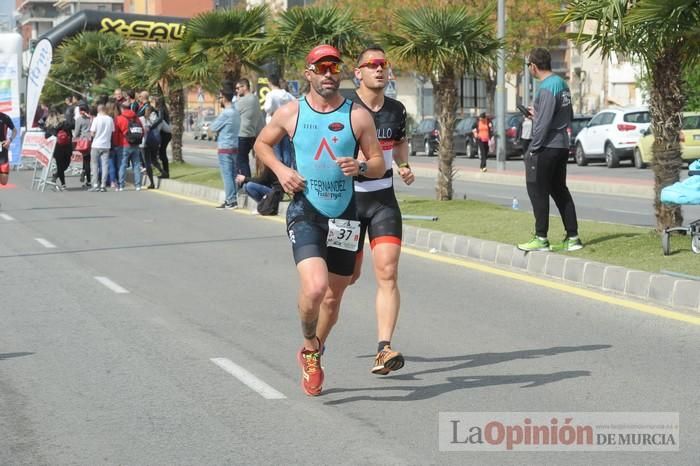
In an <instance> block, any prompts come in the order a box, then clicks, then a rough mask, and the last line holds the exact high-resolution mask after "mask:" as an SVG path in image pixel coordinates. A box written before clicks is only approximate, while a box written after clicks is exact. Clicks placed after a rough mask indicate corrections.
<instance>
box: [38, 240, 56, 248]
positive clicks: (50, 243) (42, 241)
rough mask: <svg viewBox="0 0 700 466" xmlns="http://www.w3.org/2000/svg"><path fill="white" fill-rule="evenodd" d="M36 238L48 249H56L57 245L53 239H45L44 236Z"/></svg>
mask: <svg viewBox="0 0 700 466" xmlns="http://www.w3.org/2000/svg"><path fill="white" fill-rule="evenodd" d="M34 240H35V241H36V242H37V243H39V244H41V245H42V246H44V247H45V248H46V249H55V248H56V245H55V244H53V243H52V242H51V241H48V240H45V239H44V238H34Z"/></svg>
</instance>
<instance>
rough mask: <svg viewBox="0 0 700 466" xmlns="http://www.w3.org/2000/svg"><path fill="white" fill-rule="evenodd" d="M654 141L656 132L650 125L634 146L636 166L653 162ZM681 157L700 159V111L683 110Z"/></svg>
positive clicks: (684, 158)
mask: <svg viewBox="0 0 700 466" xmlns="http://www.w3.org/2000/svg"><path fill="white" fill-rule="evenodd" d="M653 142H654V134H653V133H652V130H651V126H649V128H648V129H647V130H646V131H645V132H644V135H643V136H642V137H641V138H640V139H639V142H638V143H637V146H636V147H635V148H634V166H635V167H637V168H646V167H647V165H648V164H650V163H651V159H652V154H651V145H652V144H653ZM681 158H682V159H683V160H684V161H686V162H688V163H690V162H692V161H693V160H696V159H700V112H683V129H682V130H681Z"/></svg>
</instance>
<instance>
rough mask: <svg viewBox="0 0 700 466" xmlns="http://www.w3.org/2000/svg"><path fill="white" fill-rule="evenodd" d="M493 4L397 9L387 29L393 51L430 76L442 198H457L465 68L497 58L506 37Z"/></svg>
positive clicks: (387, 41) (385, 37) (385, 40)
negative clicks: (457, 131) (498, 30)
mask: <svg viewBox="0 0 700 466" xmlns="http://www.w3.org/2000/svg"><path fill="white" fill-rule="evenodd" d="M490 14H491V11H490V10H485V11H482V12H481V13H480V14H478V15H471V14H470V11H469V10H468V9H467V8H465V7H463V6H446V7H423V8H418V9H415V10H399V11H396V12H395V13H394V18H393V23H392V28H391V29H390V30H388V31H387V32H385V33H384V34H382V42H383V43H384V44H385V45H386V47H387V52H388V53H389V55H390V56H392V57H396V58H397V59H398V60H401V61H402V62H404V63H410V64H411V65H412V66H413V67H415V69H417V70H418V71H420V72H421V73H423V74H425V75H426V76H429V77H430V80H431V82H432V84H433V93H434V95H435V99H436V114H437V116H438V121H439V123H440V128H441V134H440V136H441V137H440V146H439V149H438V156H439V164H438V179H437V185H436V191H437V198H438V199H439V200H450V199H452V194H453V193H452V179H453V176H454V173H453V168H452V166H453V161H454V151H453V150H452V134H453V132H454V124H455V117H456V113H457V87H456V83H457V82H458V80H459V79H461V77H462V76H463V75H464V73H465V72H468V71H475V70H477V69H478V68H479V67H480V66H482V65H483V64H484V63H492V62H493V60H494V58H495V53H496V51H497V50H498V48H499V47H500V46H501V43H500V42H499V41H497V40H496V39H494V38H493V28H492V24H491V23H490V21H489V16H490Z"/></svg>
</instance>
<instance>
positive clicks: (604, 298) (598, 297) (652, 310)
mask: <svg viewBox="0 0 700 466" xmlns="http://www.w3.org/2000/svg"><path fill="white" fill-rule="evenodd" d="M401 252H402V253H407V254H410V255H412V256H416V257H421V258H423V259H428V260H432V261H436V262H442V263H444V264H451V265H456V266H459V267H464V268H467V269H472V270H478V271H479V272H485V273H489V274H491V275H499V276H501V277H507V278H512V279H513V280H519V281H522V282H526V283H530V284H533V285H538V286H543V287H545V288H550V289H553V290H557V291H562V292H565V293H570V294H574V295H577V296H581V297H583V298H588V299H592V300H594V301H600V302H604V303H607V304H613V305H615V306H620V307H623V308H626V309H630V310H634V311H638V312H643V313H645V314H651V315H655V316H657V317H663V318H666V319H672V320H678V321H681V322H685V323H688V324H693V325H700V317H695V316H691V315H688V314H684V313H682V312H676V311H669V310H667V309H663V308H661V307H657V306H652V305H649V304H643V303H638V302H635V301H628V300H625V299H623V298H616V297H614V296H608V295H605V294H603V293H598V292H595V291H591V290H587V289H584V288H578V287H576V286H574V285H566V284H564V283H560V282H556V281H550V280H548V279H545V278H537V277H532V276H530V275H525V274H523V273H519V272H511V271H508V270H502V269H498V268H495V267H491V266H488V265H484V264H479V263H476V262H470V261H468V260H466V259H458V258H456V257H449V256H438V255H435V254H430V253H428V252H424V251H419V250H417V249H413V248H409V247H406V246H404V247H402V248H401Z"/></svg>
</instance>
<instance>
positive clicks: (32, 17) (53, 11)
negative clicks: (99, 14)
mask: <svg viewBox="0 0 700 466" xmlns="http://www.w3.org/2000/svg"><path fill="white" fill-rule="evenodd" d="M16 6H17V13H18V14H19V17H18V18H19V21H18V22H19V28H20V31H19V32H20V34H22V39H23V41H24V48H28V47H29V43H30V42H31V41H32V40H36V39H37V38H38V37H39V36H41V35H42V34H45V33H47V32H48V31H49V30H51V29H52V28H53V27H54V26H56V25H57V24H59V23H61V22H62V21H64V20H65V19H66V18H68V17H69V16H71V15H73V14H75V13H77V12H78V11H80V10H101V11H124V0H58V1H56V0H23V1H22V0H17V2H16Z"/></svg>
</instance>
